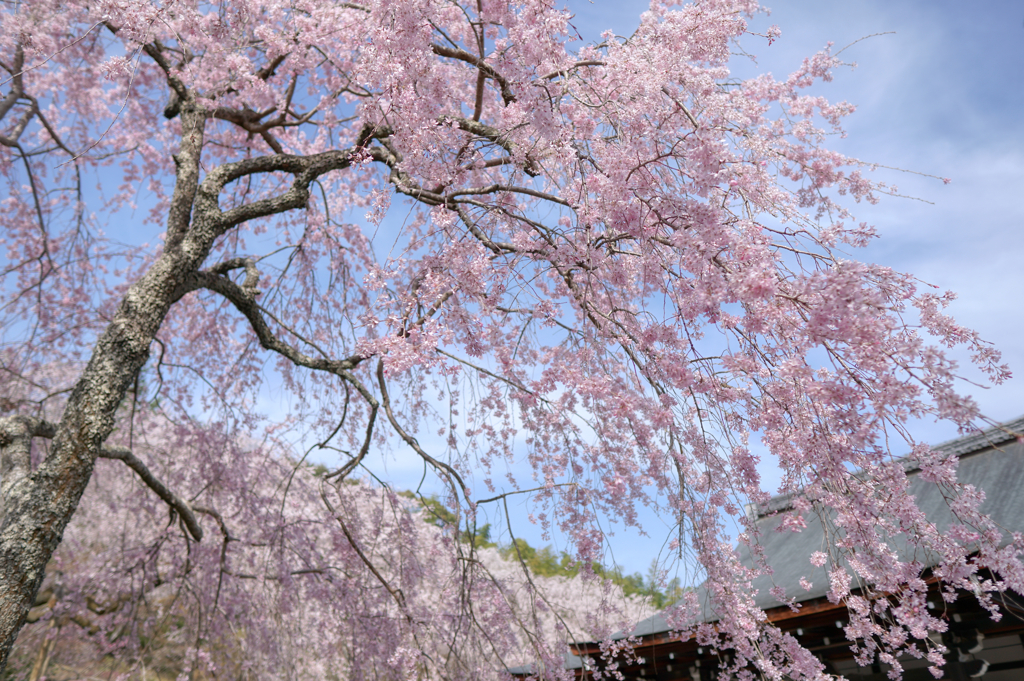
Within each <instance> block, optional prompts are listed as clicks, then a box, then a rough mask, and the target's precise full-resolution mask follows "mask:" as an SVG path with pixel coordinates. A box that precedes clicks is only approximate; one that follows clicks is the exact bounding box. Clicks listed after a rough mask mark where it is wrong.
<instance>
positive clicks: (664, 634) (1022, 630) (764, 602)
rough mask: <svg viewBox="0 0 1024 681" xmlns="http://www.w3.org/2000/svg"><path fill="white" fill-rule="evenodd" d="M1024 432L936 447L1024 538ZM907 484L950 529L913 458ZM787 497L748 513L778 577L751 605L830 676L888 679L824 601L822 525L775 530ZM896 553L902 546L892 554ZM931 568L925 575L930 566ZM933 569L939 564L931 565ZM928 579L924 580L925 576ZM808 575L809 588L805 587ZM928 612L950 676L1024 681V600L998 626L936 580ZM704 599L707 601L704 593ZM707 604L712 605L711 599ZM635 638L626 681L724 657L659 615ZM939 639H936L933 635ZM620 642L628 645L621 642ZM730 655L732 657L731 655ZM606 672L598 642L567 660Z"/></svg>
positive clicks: (921, 673) (679, 674)
mask: <svg viewBox="0 0 1024 681" xmlns="http://www.w3.org/2000/svg"><path fill="white" fill-rule="evenodd" d="M1022 432H1024V417H1022V418H1020V419H1017V420H1015V421H1012V422H1009V423H1005V424H1003V425H1002V426H1000V427H997V428H993V429H990V430H988V431H985V432H983V433H979V434H976V435H971V436H968V437H964V438H960V439H958V440H953V441H950V442H947V443H944V444H942V445H939V446H938V447H936V448H935V449H937V450H939V451H941V452H944V453H946V454H947V455H949V456H957V457H959V458H960V464H959V468H958V478H959V480H960V482H962V483H965V484H972V485H974V486H975V487H976V488H978V489H980V490H982V491H984V493H985V501H984V503H983V504H982V506H981V510H982V512H984V513H986V514H988V515H989V516H990V517H991V518H992V519H993V520H994V521H995V522H996V523H997V524H998V525H999V526H1000V527H1001V528H1003V529H1004V536H1005V537H1006V538H1007V541H1008V537H1009V532H1024V443H1022V442H1021V441H1019V440H1018V439H1017V437H1016V435H1015V434H1017V433H1022ZM903 463H904V466H905V467H906V469H907V472H908V474H910V476H911V487H910V489H911V493H912V494H913V495H914V496H915V498H916V499H917V503H918V505H919V507H920V508H921V509H922V510H923V511H925V513H926V514H927V516H928V517H929V519H931V520H932V521H933V522H935V523H936V524H937V526H938V527H939V529H940V530H941V529H942V528H943V527H948V526H949V524H950V523H951V522H952V516H951V513H950V510H949V506H948V504H947V503H946V500H945V498H944V497H943V494H942V490H941V489H940V488H939V487H938V486H937V485H935V484H933V483H930V482H927V481H925V480H924V479H922V478H920V477H919V476H917V475H916V473H917V472H918V470H917V468H916V466H915V463H914V462H913V461H912V460H909V459H905V460H904V461H903ZM789 502H790V498H789V497H777V498H775V499H773V500H772V501H771V503H770V504H769V506H768V507H767V508H765V509H757V510H753V511H751V513H752V514H753V516H754V517H755V518H756V523H757V526H758V529H759V530H760V545H761V546H762V547H763V549H764V554H765V557H766V560H767V563H768V565H769V566H770V567H771V568H772V569H773V573H774V574H773V577H771V578H770V577H768V576H767V575H764V576H761V577H759V578H758V579H757V580H755V581H754V584H753V586H754V588H755V589H756V590H757V594H756V596H755V602H756V603H757V605H758V606H759V607H760V608H762V609H763V610H764V612H765V614H766V615H767V618H768V620H769V621H770V622H772V623H774V624H775V625H776V626H778V627H779V628H780V629H782V630H783V631H785V632H787V633H789V634H791V635H792V636H794V637H796V639H797V640H799V642H800V643H801V644H802V645H803V646H804V647H806V648H807V649H808V650H810V651H811V652H812V653H813V654H814V655H816V656H817V657H818V659H820V660H821V661H822V662H823V663H824V665H825V669H826V671H827V672H829V673H832V674H837V675H842V676H844V677H846V678H847V679H849V681H883V680H887V679H888V678H889V677H888V675H887V672H888V671H889V667H888V665H886V664H883V663H880V662H878V661H877V658H876V661H875V662H874V664H871V665H870V666H867V667H861V666H858V664H857V663H856V661H855V660H854V657H853V653H852V651H851V650H850V646H851V644H850V642H849V641H848V640H847V639H846V636H845V633H844V631H843V629H844V627H845V626H846V624H847V621H848V615H847V607H846V604H845V603H844V602H839V603H832V602H830V601H829V600H828V598H827V597H826V591H827V590H828V584H829V580H828V577H827V575H826V572H825V568H824V567H822V568H814V567H813V566H810V565H809V562H808V556H810V554H811V553H812V552H814V551H817V550H821V548H822V546H824V545H825V543H826V542H827V539H826V534H825V531H824V529H823V527H822V523H820V522H814V521H813V520H812V518H811V517H808V518H807V527H806V528H805V529H803V530H802V531H800V532H790V531H785V532H778V531H776V528H778V527H779V526H780V524H781V523H782V522H783V520H784V518H785V515H786V513H787V512H789V511H790V509H791V506H790V503H789ZM895 548H896V549H897V550H899V548H900V547H899V546H896V547H895ZM739 552H740V558H741V561H742V563H743V564H744V565H747V566H753V564H754V563H753V559H752V557H751V555H750V551H749V548H748V547H746V546H745V545H742V544H741V545H740V549H739ZM925 562H926V567H927V566H928V565H927V561H925ZM931 565H934V563H932V564H931ZM925 574H926V577H927V572H926V573H925ZM803 576H807V577H808V579H809V580H810V581H811V583H812V587H811V588H810V589H805V588H803V587H802V586H801V585H800V583H799V580H800V578H801V577H803ZM929 582H930V585H931V590H930V592H929V597H928V600H927V607H928V608H929V609H931V610H932V611H933V612H934V613H935V614H937V615H938V616H939V617H941V618H942V619H944V620H946V622H947V623H948V627H949V629H948V631H947V632H946V633H945V634H944V635H943V637H942V642H943V643H944V644H945V645H946V647H947V648H948V649H949V653H948V655H947V657H946V664H945V666H944V667H943V672H944V677H943V678H946V679H954V680H956V681H966V680H967V679H984V680H985V681H1016V680H1018V679H1024V595H1021V594H1017V593H1012V592H1005V593H1002V594H998V595H997V596H996V600H997V602H998V606H999V610H1000V614H1001V618H1000V619H998V620H994V619H993V618H992V616H991V614H990V613H989V612H988V611H986V610H985V609H983V608H982V607H980V605H979V604H978V601H977V599H976V597H975V596H974V594H973V593H968V592H962V593H959V594H958V597H957V598H956V600H954V601H953V602H946V601H945V600H944V599H943V598H942V596H941V595H940V593H939V591H938V588H939V587H938V584H937V580H934V579H930V580H929ZM773 585H776V586H782V587H783V588H784V589H785V593H786V594H787V595H788V596H791V597H794V598H795V599H796V602H797V603H798V604H799V608H798V609H797V610H796V611H794V609H792V608H790V607H789V606H788V605H784V604H783V603H781V602H780V601H779V600H777V599H776V598H775V597H774V596H772V594H771V593H770V591H769V590H770V589H771V587H772V586H773ZM697 595H698V597H701V596H705V595H706V592H704V591H703V589H702V588H701V587H698V589H697ZM705 600H706V599H705ZM704 621H706V622H710V623H713V622H714V621H716V618H715V616H714V614H713V613H712V612H711V610H710V606H708V607H706V608H705V611H704ZM628 636H629V637H632V638H633V639H635V640H636V643H635V645H634V646H633V650H634V652H635V654H636V655H635V657H636V660H635V661H634V662H631V663H627V662H624V661H622V660H620V661H619V665H618V670H619V671H620V672H621V673H622V674H623V676H624V678H625V679H627V680H628V681H639V680H646V681H713V680H714V679H716V677H717V670H718V668H719V665H720V663H721V661H722V658H720V657H719V653H718V652H716V651H714V650H711V649H709V648H705V647H702V646H699V645H698V644H697V642H696V641H695V640H694V639H693V638H692V637H689V636H688V635H686V634H683V635H680V634H679V632H675V631H673V630H672V628H671V627H670V626H669V624H668V623H667V622H666V620H665V617H664V616H663V615H662V614H661V613H659V614H657V615H654V616H653V617H650V618H648V619H646V620H644V621H642V622H640V623H639V624H638V625H637V626H636V628H635V629H634V630H633V631H631V632H629V633H628ZM935 636H936V637H937V636H938V635H937V634H936V635H935ZM618 638H620V639H621V638H625V635H624V634H620V635H619V636H618ZM726 654H727V653H726ZM603 664H606V662H605V661H603V660H602V657H601V653H600V647H599V645H598V643H596V642H589V643H579V644H576V645H575V646H573V647H572V654H570V655H567V656H566V665H567V667H569V668H571V669H575V670H576V674H577V677H578V678H581V679H582V678H587V677H589V676H591V675H592V671H593V670H595V669H598V668H600V667H601V666H602V665H603ZM900 664H901V665H902V666H903V668H904V673H903V678H904V679H905V680H906V681H925V680H926V679H927V680H928V681H932V680H933V679H934V677H933V676H932V674H931V673H930V672H929V671H928V666H929V663H928V662H927V661H926V660H923V659H922V660H919V659H914V658H912V657H909V656H908V657H906V658H901V659H900ZM512 672H513V674H514V675H526V674H528V673H530V669H528V668H525V667H524V668H519V669H516V670H512Z"/></svg>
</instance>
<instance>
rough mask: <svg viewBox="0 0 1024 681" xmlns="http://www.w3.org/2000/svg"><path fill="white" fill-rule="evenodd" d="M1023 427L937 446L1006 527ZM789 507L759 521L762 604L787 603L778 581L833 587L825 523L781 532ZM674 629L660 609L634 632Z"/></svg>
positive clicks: (911, 467)
mask: <svg viewBox="0 0 1024 681" xmlns="http://www.w3.org/2000/svg"><path fill="white" fill-rule="evenodd" d="M1007 431H1010V432H1009V433H1008V432H1007ZM1022 432H1024V417H1021V418H1019V419H1016V420H1014V421H1010V422H1007V423H1004V424H1002V425H1001V426H999V427H996V428H991V429H989V430H986V431H984V432H982V433H977V434H974V435H969V436H967V437H962V438H959V439H956V440H951V441H949V442H944V443H942V444H940V445H938V446H936V447H934V449H936V450H939V451H942V452H945V453H947V454H949V455H954V456H959V457H960V458H961V462H960V465H959V468H958V473H957V477H958V479H959V480H960V482H962V483H965V484H972V485H974V486H975V487H977V488H978V489H980V490H983V491H984V492H985V501H984V503H983V504H982V506H981V511H982V512H983V513H986V514H988V515H989V516H990V517H991V518H992V519H993V520H994V521H995V522H996V523H997V524H998V525H999V526H1001V527H1002V528H1004V529H1005V528H1009V529H1012V530H1016V531H1022V530H1024V444H1022V443H1021V442H1017V441H1015V435H1014V433H1022ZM903 463H904V466H905V467H906V469H907V471H908V473H910V474H911V482H910V491H911V493H912V494H913V495H914V497H915V498H916V500H917V504H918V506H919V508H920V509H921V510H922V511H924V512H925V513H926V514H927V516H928V518H930V519H931V520H932V521H933V522H935V523H936V524H937V525H938V527H939V529H940V530H942V529H943V528H947V527H948V526H949V525H950V523H951V522H952V516H951V514H950V511H949V507H948V505H947V503H946V501H945V499H944V498H943V496H942V493H941V491H940V490H939V488H938V486H936V485H935V484H932V483H929V482H926V481H924V480H922V479H920V478H918V477H917V476H916V475H914V473H916V472H917V466H916V462H914V461H913V460H911V459H909V458H908V459H904V460H903ZM789 508H791V497H790V496H785V497H776V498H775V499H772V501H771V502H770V503H769V505H768V508H767V509H766V512H765V513H764V514H762V515H760V516H759V518H758V520H757V526H758V529H759V530H760V545H761V546H762V547H763V548H764V554H765V557H766V559H767V562H768V565H769V566H770V567H771V568H772V571H773V573H774V574H773V576H771V577H770V576H768V575H762V576H761V577H758V578H757V579H755V580H754V583H753V587H754V588H755V589H756V590H757V594H756V596H755V599H754V600H755V602H756V603H757V605H758V607H760V608H762V609H769V608H774V607H777V606H780V605H782V603H781V602H780V601H779V600H778V599H776V598H775V597H774V596H772V595H771V593H770V592H769V590H770V589H771V588H772V586H773V585H774V586H781V587H782V588H784V589H785V592H786V595H787V596H789V597H792V598H795V599H796V601H797V602H802V601H807V600H812V599H815V598H820V597H822V596H824V595H825V594H826V592H827V591H828V584H829V582H828V576H827V572H826V569H825V568H824V567H822V568H815V567H814V566H813V565H811V564H810V562H809V560H808V557H809V556H810V554H811V553H812V552H814V551H819V550H822V548H823V547H824V546H826V544H827V541H826V537H825V532H824V530H823V527H822V523H821V522H818V521H816V518H815V517H814V516H813V515H812V514H811V513H808V514H807V515H806V517H805V520H806V522H807V527H806V529H804V530H802V531H800V532H788V531H785V532H777V531H776V529H777V528H778V527H779V525H780V524H781V523H782V520H783V518H784V517H785V511H786V510H787V509H789ZM1006 541H1008V537H1006ZM893 545H894V548H896V549H897V550H898V551H899V550H900V549H904V550H905V549H906V544H905V542H900V541H899V539H898V538H896V539H895V540H894V541H893ZM738 551H739V556H740V560H741V562H742V563H743V564H744V565H746V566H748V567H751V566H753V564H754V561H753V558H752V557H751V554H750V549H749V547H747V546H746V545H744V544H741V545H740V547H739V550H738ZM915 557H916V559H917V560H919V561H921V562H922V563H924V564H925V565H926V566H929V567H930V566H932V565H934V564H935V562H934V560H935V557H934V556H932V557H928V556H920V555H918V556H915ZM801 577H805V578H806V579H807V580H808V581H809V582H811V583H812V585H813V586H812V588H811V589H810V590H805V589H803V588H802V587H801V586H800V578H801ZM773 580H774V581H773ZM697 595H698V598H699V599H701V600H702V602H703V603H704V608H703V610H704V613H703V618H704V621H714V620H716V619H717V617H716V616H715V614H714V612H713V611H712V609H711V606H710V603H708V601H709V599H708V598H707V592H706V591H705V590H704V589H703V588H698V590H697ZM669 630H670V627H669V626H668V624H667V622H666V621H665V618H664V617H663V616H662V613H658V614H656V615H654V616H652V617H649V618H647V619H646V620H643V621H641V622H640V623H639V624H638V625H637V626H636V628H635V629H633V631H631V632H630V635H631V636H647V635H651V634H658V633H663V632H667V631H669ZM620 636H621V635H620Z"/></svg>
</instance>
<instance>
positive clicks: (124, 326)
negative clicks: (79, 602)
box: [0, 106, 219, 670]
mask: <svg viewBox="0 0 1024 681" xmlns="http://www.w3.org/2000/svg"><path fill="white" fill-rule="evenodd" d="M182 117H183V121H182V122H183V123H184V129H185V131H186V132H185V134H184V135H183V140H182V144H181V151H180V153H179V155H178V176H177V181H176V185H175V190H174V196H173V199H172V208H171V211H170V215H169V216H168V236H169V237H171V235H175V236H179V237H180V238H179V239H178V240H177V241H178V243H177V244H176V247H174V248H168V249H167V250H165V251H164V253H163V255H162V256H161V257H160V258H159V259H158V260H157V261H156V262H155V263H154V264H153V266H152V267H151V268H150V270H149V271H148V272H147V273H146V274H145V275H143V277H142V278H141V279H140V280H139V281H138V282H136V283H135V284H134V285H133V286H132V287H131V288H130V289H129V290H128V293H127V294H126V295H125V297H124V299H123V300H122V301H121V304H120V306H119V307H118V309H117V312H116V314H115V315H114V318H113V320H112V321H111V323H110V325H109V326H108V327H107V329H106V330H105V331H104V333H103V335H102V336H101V337H100V339H99V341H98V342H97V343H96V346H95V348H94V350H93V353H92V357H91V359H90V360H89V363H88V365H87V366H86V368H85V371H84V372H83V373H82V376H81V378H80V379H79V380H78V382H77V384H76V385H75V387H74V389H73V390H72V392H71V395H70V397H69V398H68V402H67V406H66V408H65V410H64V414H63V416H62V417H61V420H60V423H59V424H58V425H57V429H56V433H55V434H54V438H53V445H52V447H51V449H50V452H49V454H48V456H47V457H46V459H45V460H44V461H43V462H42V464H41V465H40V466H39V468H38V469H37V470H35V471H33V472H31V473H28V472H27V462H26V461H24V454H23V453H22V452H23V451H24V448H25V447H27V444H26V442H27V440H28V438H27V437H26V435H28V433H27V432H25V431H27V428H25V427H22V428H21V430H20V431H19V430H18V429H17V424H18V423H19V421H18V419H8V420H7V423H5V424H4V425H5V426H7V427H6V428H5V429H4V430H5V431H6V432H7V433H8V435H7V437H5V438H3V440H10V444H7V445H6V446H4V450H5V451H4V453H3V457H4V459H8V458H9V457H10V455H8V453H7V451H6V450H7V449H9V448H10V447H11V446H14V447H16V448H18V449H17V453H16V454H15V455H14V458H12V464H13V465H14V466H17V470H18V471H19V474H17V475H16V479H12V480H11V483H10V485H7V484H4V485H3V492H4V499H3V504H4V516H3V523H2V524H0V670H2V669H3V668H4V667H6V664H7V658H8V655H9V654H10V650H11V646H12V645H13V644H14V640H15V638H16V637H17V635H18V631H19V630H20V629H21V627H22V626H23V624H24V622H25V616H26V615H27V614H28V610H29V608H30V607H31V606H32V603H33V601H34V599H35V595H36V592H37V591H38V589H39V585H40V584H41V583H42V580H43V576H44V573H45V569H46V564H47V562H49V560H50V556H52V555H53V552H54V550H55V549H56V548H57V545H58V544H60V541H61V537H62V536H63V534H64V528H65V527H67V524H68V521H69V520H70V519H71V516H72V514H73V513H74V512H75V509H76V508H77V506H78V501H79V499H80V498H81V496H82V493H83V492H84V491H85V488H86V485H87V484H88V483H89V478H90V476H91V475H92V470H93V466H94V464H95V461H96V457H97V456H98V455H99V453H100V449H101V448H102V446H103V443H104V441H105V440H106V439H107V437H108V436H109V435H110V433H111V431H112V430H113V428H114V416H115V412H116V411H117V407H118V405H120V404H121V401H122V400H123V399H124V396H125V394H126V393H127V392H128V389H129V388H130V386H131V385H132V383H133V382H134V380H135V377H136V376H137V375H138V373H139V370H140V369H141V368H142V367H143V365H144V364H145V363H146V360H147V359H148V358H149V346H150V343H152V341H153V338H154V337H155V336H156V333H157V331H158V330H159V328H160V325H161V324H162V323H163V320H164V318H165V317H166V315H167V311H168V310H169V309H170V306H171V304H172V303H173V302H174V300H175V299H176V298H175V293H176V291H177V289H178V287H179V286H180V284H181V281H182V280H183V278H184V277H185V276H187V275H188V274H189V273H190V272H193V271H195V270H196V269H197V268H198V267H199V265H200V264H201V263H202V260H203V259H204V258H205V257H206V254H207V253H208V252H209V249H210V245H211V244H212V243H213V239H214V238H215V235H214V234H212V233H211V232H212V231H213V230H211V229H210V228H209V227H207V228H206V229H205V230H204V229H202V228H200V229H192V230H189V229H188V226H189V222H190V216H191V213H192V204H193V201H194V198H195V196H196V192H197V189H198V179H199V155H200V152H201V150H202V140H203V130H204V126H205V122H206V115H205V113H204V112H201V111H197V110H196V108H195V107H194V106H193V107H190V108H188V109H187V110H185V111H183V112H182ZM218 212H219V211H218ZM186 232H187V235H186ZM169 241H170V239H169ZM168 245H169V246H170V244H168ZM22 425H23V426H24V424H23V422H22ZM12 426H13V428H12ZM12 429H13V430H14V431H15V432H11V431H12ZM12 435H13V437H12ZM3 444H4V442H3V441H0V445H3Z"/></svg>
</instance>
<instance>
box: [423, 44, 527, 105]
mask: <svg viewBox="0 0 1024 681" xmlns="http://www.w3.org/2000/svg"><path fill="white" fill-rule="evenodd" d="M430 49H431V50H433V52H434V54H436V55H438V56H439V57H448V58H449V59H458V60H459V61H464V62H466V63H467V64H471V65H473V66H475V67H476V68H478V69H480V72H481V73H483V74H484V75H486V76H487V77H488V78H490V79H491V80H493V81H494V82H496V83H497V84H498V86H499V87H500V88H501V99H502V101H504V102H505V104H506V106H507V105H508V104H511V103H512V102H514V101H516V96H515V94H513V92H512V87H511V86H510V85H509V82H508V81H507V80H505V78H504V76H502V75H501V74H500V73H498V72H497V71H495V70H494V68H493V67H492V66H491V65H490V64H488V63H487V62H485V61H484V60H483V59H481V58H480V57H477V56H476V55H474V54H471V53H469V52H466V51H465V50H462V49H457V48H452V47H445V46H444V45H438V44H436V43H434V44H432V45H431V46H430Z"/></svg>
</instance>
